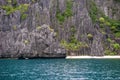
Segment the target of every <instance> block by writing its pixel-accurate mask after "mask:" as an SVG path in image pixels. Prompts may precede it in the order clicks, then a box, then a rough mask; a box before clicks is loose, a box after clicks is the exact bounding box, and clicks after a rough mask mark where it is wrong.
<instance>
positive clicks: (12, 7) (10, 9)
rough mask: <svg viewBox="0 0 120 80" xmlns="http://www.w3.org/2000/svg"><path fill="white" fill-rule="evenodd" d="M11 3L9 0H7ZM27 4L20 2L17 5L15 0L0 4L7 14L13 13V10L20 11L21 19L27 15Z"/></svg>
mask: <svg viewBox="0 0 120 80" xmlns="http://www.w3.org/2000/svg"><path fill="white" fill-rule="evenodd" d="M8 2H9V3H11V2H12V1H11V0H8ZM28 7H29V4H20V5H17V1H16V0H13V2H12V4H8V5H4V6H2V9H3V10H5V11H6V14H7V15H10V14H12V13H14V12H15V11H17V10H19V11H20V13H21V19H22V20H24V19H25V18H26V17H27V14H25V12H26V11H27V10H28Z"/></svg>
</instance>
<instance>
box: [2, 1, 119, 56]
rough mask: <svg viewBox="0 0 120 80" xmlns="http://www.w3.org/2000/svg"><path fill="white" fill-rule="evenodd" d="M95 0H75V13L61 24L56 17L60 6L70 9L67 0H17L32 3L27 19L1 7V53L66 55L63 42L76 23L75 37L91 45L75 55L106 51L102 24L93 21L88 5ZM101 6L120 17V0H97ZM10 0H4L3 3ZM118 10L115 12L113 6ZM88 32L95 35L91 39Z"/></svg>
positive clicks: (104, 10)
mask: <svg viewBox="0 0 120 80" xmlns="http://www.w3.org/2000/svg"><path fill="white" fill-rule="evenodd" d="M90 1H91V0H72V2H73V6H72V12H73V15H72V16H70V17H66V18H65V21H64V22H63V23H62V24H61V23H60V22H59V20H58V19H57V18H56V15H57V10H58V9H59V10H60V13H63V12H64V11H65V10H66V0H17V5H20V4H30V5H29V7H28V11H26V14H27V15H28V16H27V18H26V19H24V20H22V19H21V13H20V11H19V10H16V11H15V12H14V13H12V14H10V15H6V11H5V10H3V9H2V8H0V57H7V58H8V57H12V58H17V57H23V58H26V57H28V58H33V57H64V56H65V54H66V50H65V49H64V48H63V47H62V46H61V45H60V42H61V40H63V39H65V40H66V41H68V40H69V38H70V36H71V35H72V33H71V27H72V26H74V28H75V30H76V33H75V37H76V39H77V40H79V41H81V42H85V43H87V44H88V45H89V47H88V48H82V49H80V50H78V51H77V52H75V54H74V55H104V46H103V45H102V41H104V39H105V38H106V37H105V36H104V35H103V34H102V33H101V32H100V28H99V25H98V24H97V23H96V24H93V22H92V20H91V18H90V15H89V12H88V9H89V2H90ZM94 1H95V3H96V5H97V7H98V8H100V9H101V10H102V11H103V12H104V14H105V15H107V16H108V17H110V18H111V19H116V20H120V17H119V16H120V8H119V7H120V5H119V4H120V3H115V2H114V0H94ZM6 4H8V3H7V0H0V6H3V5H6ZM115 7H116V8H117V12H116V13H115V14H114V15H112V8H115ZM87 34H92V35H93V40H89V39H88V37H87Z"/></svg>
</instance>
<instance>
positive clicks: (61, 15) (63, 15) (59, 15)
mask: <svg viewBox="0 0 120 80" xmlns="http://www.w3.org/2000/svg"><path fill="white" fill-rule="evenodd" d="M72 5H73V3H72V1H71V0H67V2H66V9H65V11H64V12H63V13H60V10H59V9H58V10H57V13H56V18H57V19H58V21H59V22H60V23H63V22H64V21H65V19H66V18H68V17H71V16H72V15H73V12H72Z"/></svg>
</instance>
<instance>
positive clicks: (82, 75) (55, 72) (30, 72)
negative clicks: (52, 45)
mask: <svg viewBox="0 0 120 80" xmlns="http://www.w3.org/2000/svg"><path fill="white" fill-rule="evenodd" d="M0 80H120V60H119V59H113V60H112V59H107V60H106V59H103V60H102V59H101V60H99V59H82V60H65V59H31V60H0Z"/></svg>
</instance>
